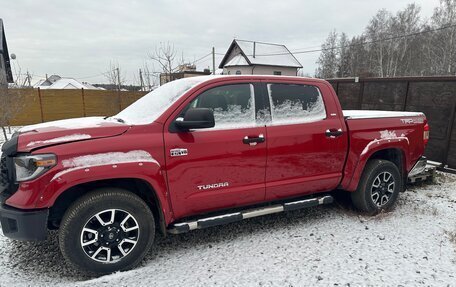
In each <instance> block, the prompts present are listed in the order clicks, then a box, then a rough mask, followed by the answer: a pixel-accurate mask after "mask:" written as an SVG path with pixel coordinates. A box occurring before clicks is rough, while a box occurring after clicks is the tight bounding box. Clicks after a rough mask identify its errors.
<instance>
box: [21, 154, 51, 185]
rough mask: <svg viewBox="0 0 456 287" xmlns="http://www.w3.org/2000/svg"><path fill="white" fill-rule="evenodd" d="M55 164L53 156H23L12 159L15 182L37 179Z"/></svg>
mask: <svg viewBox="0 0 456 287" xmlns="http://www.w3.org/2000/svg"><path fill="white" fill-rule="evenodd" d="M56 164H57V157H56V156H55V155H54V154H38V155H25V156H19V157H15V158H14V166H15V168H16V181H27V180H32V179H35V178H37V177H38V176H40V175H42V174H43V173H45V172H46V171H48V170H49V169H50V168H52V167H53V166H55V165H56Z"/></svg>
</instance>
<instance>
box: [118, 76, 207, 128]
mask: <svg viewBox="0 0 456 287" xmlns="http://www.w3.org/2000/svg"><path fill="white" fill-rule="evenodd" d="M207 79H208V77H204V76H203V77H192V78H186V79H180V80H176V81H172V82H169V83H166V84H164V85H163V86H160V87H158V88H157V89H155V90H153V91H152V92H150V93H148V94H147V95H145V96H143V97H142V98H140V99H139V100H137V101H136V102H134V103H133V104H131V105H130V106H128V107H127V108H126V109H124V110H123V111H121V112H120V113H118V114H117V115H115V116H114V118H118V119H121V120H123V121H125V122H126V123H127V124H132V125H145V124H150V123H152V122H153V121H155V120H156V119H157V118H158V117H159V116H160V115H161V114H162V113H163V112H164V111H165V110H166V109H167V108H168V107H170V106H171V105H172V104H173V103H174V102H175V101H176V100H177V99H179V98H180V97H181V96H182V95H183V94H184V93H185V92H186V91H188V90H189V89H190V88H192V87H194V86H195V85H197V84H199V83H201V82H203V81H205V80H207Z"/></svg>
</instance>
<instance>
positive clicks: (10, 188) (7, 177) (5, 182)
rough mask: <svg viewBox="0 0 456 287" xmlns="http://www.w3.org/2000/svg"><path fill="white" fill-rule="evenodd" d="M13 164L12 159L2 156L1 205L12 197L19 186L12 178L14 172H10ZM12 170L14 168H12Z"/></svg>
mask: <svg viewBox="0 0 456 287" xmlns="http://www.w3.org/2000/svg"><path fill="white" fill-rule="evenodd" d="M10 164H12V159H11V158H8V157H6V156H2V157H1V159H0V203H3V202H4V201H5V200H7V199H8V198H9V197H10V196H11V195H13V194H14V193H15V192H16V191H17V189H18V187H19V186H18V185H17V184H16V183H15V182H14V180H13V179H11V178H12V174H13V173H12V170H9V168H10V167H9V166H10ZM11 168H12V167H11Z"/></svg>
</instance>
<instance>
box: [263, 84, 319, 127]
mask: <svg viewBox="0 0 456 287" xmlns="http://www.w3.org/2000/svg"><path fill="white" fill-rule="evenodd" d="M268 93H269V101H270V103H271V116H272V123H273V124H282V123H290V124H292V123H306V122H315V121H319V120H323V119H325V118H326V110H325V105H324V103H323V98H322V96H321V93H320V90H319V89H318V88H317V87H315V86H310V85H295V84H268Z"/></svg>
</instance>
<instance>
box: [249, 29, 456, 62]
mask: <svg viewBox="0 0 456 287" xmlns="http://www.w3.org/2000/svg"><path fill="white" fill-rule="evenodd" d="M454 27H456V24H452V25H449V26H445V27H440V28H436V29H433V30H426V31H420V32H415V33H410V34H404V35H398V36H394V37H389V38H383V39H378V40H372V41H366V42H363V43H359V44H349V45H342V46H336V47H331V48H322V49H314V50H306V51H301V52H294V53H293V54H308V53H315V52H322V51H328V50H334V49H340V48H344V47H354V46H362V45H367V44H374V43H378V42H384V41H391V40H396V39H400V38H407V37H412V36H417V35H421V34H426V33H433V32H437V31H441V30H445V29H449V28H454ZM298 50H299V49H298ZM288 54H289V53H271V54H262V55H255V56H280V55H288ZM249 56H253V55H249Z"/></svg>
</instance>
